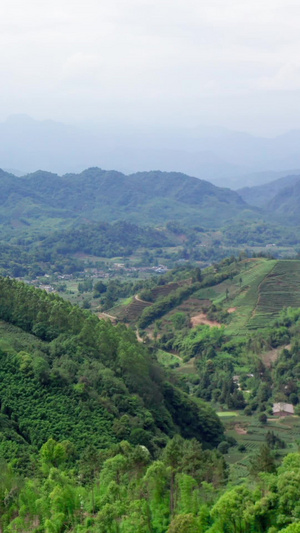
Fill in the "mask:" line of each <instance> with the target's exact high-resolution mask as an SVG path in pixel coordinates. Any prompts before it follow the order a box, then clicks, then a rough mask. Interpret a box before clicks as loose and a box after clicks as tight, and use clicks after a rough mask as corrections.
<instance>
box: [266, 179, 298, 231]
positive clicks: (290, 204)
mask: <svg viewBox="0 0 300 533" xmlns="http://www.w3.org/2000/svg"><path fill="white" fill-rule="evenodd" d="M267 207H268V209H269V210H270V211H272V212H274V213H275V214H276V215H278V216H281V217H282V220H286V221H289V222H291V223H293V224H299V223H300V209H299V208H300V178H299V180H297V181H296V182H295V183H293V184H292V185H290V186H288V187H286V188H284V189H282V190H281V191H280V192H279V193H278V194H277V195H276V196H274V198H272V199H271V200H270V202H269V203H268V205H267Z"/></svg>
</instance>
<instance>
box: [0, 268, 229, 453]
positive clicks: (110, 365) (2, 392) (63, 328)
mask: <svg viewBox="0 0 300 533" xmlns="http://www.w3.org/2000/svg"><path fill="white" fill-rule="evenodd" d="M0 318H1V319H2V320H3V321H5V324H11V325H14V327H15V329H14V330H13V331H12V332H11V334H10V336H7V335H6V337H5V336H4V337H3V334H2V342H0V360H1V368H0V403H1V412H2V415H3V416H4V417H5V419H4V422H5V423H4V426H3V428H5V427H6V425H7V428H8V429H7V431H6V430H5V429H3V431H2V433H1V434H0V442H1V445H0V455H1V454H2V456H4V457H6V458H9V459H11V458H12V457H13V456H14V455H20V454H19V452H18V449H19V447H21V448H22V449H24V450H25V449H29V448H30V447H33V448H35V449H36V448H37V447H40V446H41V445H42V444H43V442H45V441H46V440H47V439H48V438H50V437H54V438H56V439H58V440H65V439H68V440H70V441H71V442H73V444H74V445H76V448H77V449H78V450H83V449H84V448H85V447H86V446H87V445H88V444H93V445H95V446H96V447H98V448H99V447H107V446H108V445H109V444H112V443H114V442H118V441H120V440H122V439H124V438H126V439H127V440H129V441H130V442H132V443H133V444H143V445H146V446H147V447H148V449H149V450H150V452H151V453H155V451H156V450H158V449H159V448H160V447H161V446H162V445H163V444H164V443H165V442H166V438H167V437H168V436H172V435H174V434H175V433H176V432H180V433H181V434H182V435H183V436H184V437H188V438H192V437H195V438H197V439H199V440H200V441H201V442H203V444H204V445H205V446H214V445H217V444H218V442H219V441H220V439H222V435H223V430H222V426H221V424H220V422H219V420H218V418H217V416H216V415H215V414H214V412H213V411H212V409H211V408H209V407H208V406H207V405H205V404H203V405H197V404H196V403H194V402H193V401H192V400H191V399H190V398H189V397H188V396H187V394H185V392H183V391H182V390H181V389H180V388H179V387H178V384H176V382H174V379H172V377H171V376H170V377H169V378H168V376H167V375H166V374H165V373H164V371H163V370H162V368H161V367H160V366H159V364H158V363H157V361H156V359H155V358H154V356H153V355H151V353H150V352H149V351H148V350H147V348H146V347H145V346H143V345H142V344H141V343H138V342H137V340H136V337H135V334H134V332H133V331H132V330H130V329H128V328H126V327H125V326H122V325H119V326H117V327H114V326H112V324H111V323H109V322H105V321H99V319H98V318H97V317H96V316H94V315H92V314H90V313H88V312H84V311H82V310H80V309H79V308H77V307H73V306H71V305H70V304H69V303H68V302H66V301H64V300H62V299H61V298H59V297H57V296H56V295H48V294H47V293H45V292H44V291H40V290H37V289H34V288H32V287H29V286H27V285H26V284H22V283H19V282H16V281H14V280H12V279H9V278H0ZM6 327H8V326H6ZM9 327H10V328H11V327H12V326H9ZM5 331H6V330H5V329H4V332H5ZM25 332H26V335H25ZM24 335H25V337H24ZM3 338H4V340H3ZM5 339H8V340H5ZM8 441H9V442H8ZM28 453H29V452H28Z"/></svg>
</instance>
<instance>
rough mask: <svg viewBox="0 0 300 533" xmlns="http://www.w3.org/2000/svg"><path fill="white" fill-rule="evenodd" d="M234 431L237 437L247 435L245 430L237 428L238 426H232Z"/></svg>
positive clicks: (240, 427)
mask: <svg viewBox="0 0 300 533" xmlns="http://www.w3.org/2000/svg"><path fill="white" fill-rule="evenodd" d="M234 429H235V431H236V433H237V434H238V435H247V433H248V432H247V430H246V429H245V428H242V426H239V425H238V424H236V425H235V426H234Z"/></svg>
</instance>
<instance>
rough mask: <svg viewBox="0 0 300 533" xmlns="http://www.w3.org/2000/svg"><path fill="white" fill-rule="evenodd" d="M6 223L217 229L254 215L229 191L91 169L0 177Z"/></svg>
mask: <svg viewBox="0 0 300 533" xmlns="http://www.w3.org/2000/svg"><path fill="white" fill-rule="evenodd" d="M0 185H1V191H2V195H1V203H0V220H1V221H2V222H4V221H5V222H12V223H16V221H21V222H22V223H24V224H30V225H34V224H36V225H38V223H37V222H39V223H40V222H41V220H46V219H49V218H52V219H56V220H57V219H61V220H66V219H69V220H73V221H74V219H79V220H80V221H84V220H93V221H100V220H101V221H103V220H105V221H116V220H125V219H130V220H131V221H132V222H138V223H147V224H155V223H156V224H157V223H160V222H166V221H168V220H174V219H177V218H178V217H180V219H181V222H188V223H191V222H193V223H201V224H202V225H203V224H204V225H205V224H206V225H210V226H217V225H218V224H221V223H223V222H224V221H225V220H228V219H232V217H235V216H243V217H247V216H255V211H254V210H253V209H254V208H250V207H249V206H247V204H246V203H245V202H244V201H243V200H242V198H241V197H240V196H239V195H238V194H237V193H236V192H234V191H231V190H230V189H223V188H220V187H216V186H214V185H212V184H211V183H209V182H207V181H204V180H199V179H197V178H192V177H189V176H186V175H184V174H180V173H176V172H159V171H153V172H140V173H137V174H132V175H130V176H125V175H124V174H122V173H120V172H115V171H104V170H101V169H99V168H90V169H88V170H85V171H84V172H82V173H81V174H66V175H65V176H62V177H60V176H58V175H56V174H51V173H49V172H43V171H38V172H35V173H33V174H29V175H27V176H24V177H22V178H17V177H15V176H12V175H11V174H7V173H5V172H3V171H1V173H0Z"/></svg>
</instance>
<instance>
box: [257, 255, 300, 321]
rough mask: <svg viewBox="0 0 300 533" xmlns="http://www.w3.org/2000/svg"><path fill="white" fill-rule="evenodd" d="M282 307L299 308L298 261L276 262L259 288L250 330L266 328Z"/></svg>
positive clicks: (299, 276) (299, 268) (299, 264)
mask: <svg viewBox="0 0 300 533" xmlns="http://www.w3.org/2000/svg"><path fill="white" fill-rule="evenodd" d="M284 307H300V261H296V260H285V261H278V262H277V263H276V265H275V266H274V268H273V269H272V271H271V272H270V273H269V274H268V275H267V276H266V277H265V279H264V280H263V281H262V283H261V285H260V287H259V296H258V300H257V305H256V307H255V309H254V311H253V313H252V317H251V319H250V321H249V324H248V327H249V328H250V329H256V328H263V327H267V326H268V325H269V324H270V321H272V320H274V319H275V318H276V317H277V316H278V315H279V313H280V311H281V310H282V309H283V308H284Z"/></svg>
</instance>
